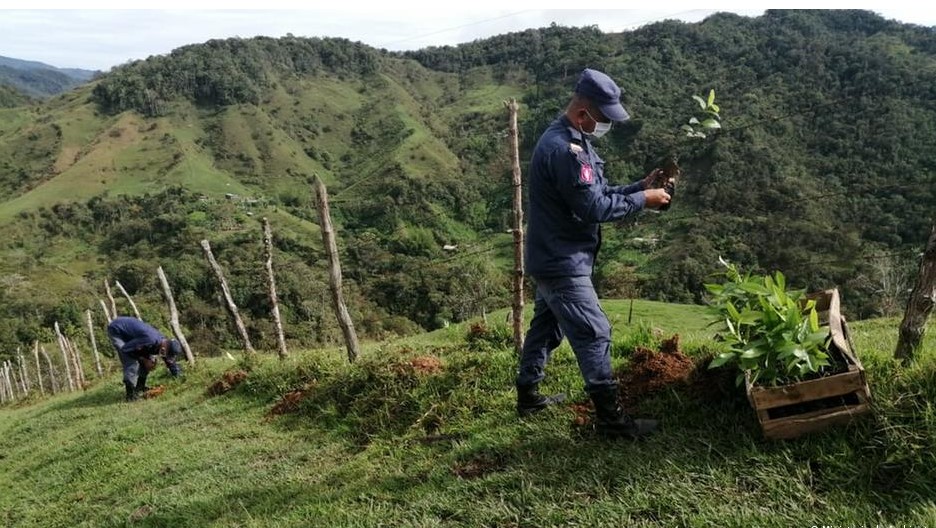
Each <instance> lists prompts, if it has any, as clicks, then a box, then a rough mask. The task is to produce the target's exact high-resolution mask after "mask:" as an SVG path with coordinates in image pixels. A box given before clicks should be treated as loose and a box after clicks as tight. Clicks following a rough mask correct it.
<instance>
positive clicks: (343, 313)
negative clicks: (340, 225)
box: [314, 176, 359, 363]
mask: <svg viewBox="0 0 936 528" xmlns="http://www.w3.org/2000/svg"><path fill="white" fill-rule="evenodd" d="M314 185H315V195H316V197H317V199H318V213H319V227H320V228H321V231H322V242H323V244H324V246H325V254H326V255H327V256H328V279H329V285H330V286H331V294H332V303H333V304H334V308H335V316H336V317H337V318H338V325H339V326H340V327H341V332H342V333H343V334H344V338H345V346H346V347H347V349H348V361H349V362H351V363H354V360H356V359H357V357H358V352H359V346H358V339H357V334H356V333H355V332H354V323H353V322H352V321H351V315H350V314H349V313H348V307H347V306H346V305H345V302H344V297H343V295H342V293H341V262H340V261H339V259H338V244H337V243H336V242H335V231H334V228H332V223H331V213H329V210H328V190H327V189H325V184H324V183H322V180H321V179H319V177H318V176H316V177H315V178H314Z"/></svg>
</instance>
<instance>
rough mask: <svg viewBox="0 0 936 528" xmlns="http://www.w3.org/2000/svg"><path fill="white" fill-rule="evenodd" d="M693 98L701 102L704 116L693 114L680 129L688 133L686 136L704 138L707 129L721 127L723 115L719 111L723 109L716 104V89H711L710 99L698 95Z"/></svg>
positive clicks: (700, 105)
mask: <svg viewBox="0 0 936 528" xmlns="http://www.w3.org/2000/svg"><path fill="white" fill-rule="evenodd" d="M692 98H693V99H694V100H695V101H696V102H697V103H699V109H700V110H701V111H702V116H701V119H700V116H693V117H690V118H689V122H688V123H686V124H685V125H683V126H681V127H680V129H681V130H683V131H684V132H685V133H686V136H688V137H693V138H702V139H704V138H705V137H706V135H707V134H706V131H712V130H716V129H720V128H721V116H720V115H719V112H720V111H721V109H720V108H719V107H718V105H717V104H715V89H714V88H713V89H711V90H709V94H708V99H703V98H702V97H700V96H698V95H693V96H692Z"/></svg>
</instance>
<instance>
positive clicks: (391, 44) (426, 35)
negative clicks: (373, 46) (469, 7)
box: [381, 9, 535, 48]
mask: <svg viewBox="0 0 936 528" xmlns="http://www.w3.org/2000/svg"><path fill="white" fill-rule="evenodd" d="M530 11H535V10H534V9H524V10H523V11H514V12H513V13H508V14H506V15H501V16H499V17H494V18H487V19H484V20H478V21H476V22H469V23H468V24H462V25H460V26H453V27H449V28H445V29H440V30H437V31H433V32H431V33H424V34H422V35H415V36H412V37H407V38H405V39H400V40H395V41H393V42H387V43H385V44H384V45H383V46H381V47H383V48H387V47H389V46H393V45H394V44H399V43H401V42H409V41H411V40H419V39H422V38H426V37H431V36H434V35H440V34H442V33H448V32H449V31H455V30H456V29H462V28H466V27H471V26H477V25H480V24H486V23H488V22H493V21H495V20H503V19H505V18H510V17H513V16H516V15H519V14H522V13H528V12H530Z"/></svg>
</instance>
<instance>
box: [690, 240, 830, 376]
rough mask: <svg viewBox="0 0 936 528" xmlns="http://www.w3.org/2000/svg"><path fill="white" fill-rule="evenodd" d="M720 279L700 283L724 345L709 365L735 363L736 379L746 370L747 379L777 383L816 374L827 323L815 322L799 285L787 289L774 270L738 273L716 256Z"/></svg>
mask: <svg viewBox="0 0 936 528" xmlns="http://www.w3.org/2000/svg"><path fill="white" fill-rule="evenodd" d="M719 262H720V263H721V264H722V265H723V266H725V268H726V271H725V277H726V279H727V280H726V281H725V282H724V283H722V284H706V285H705V288H706V289H707V290H708V291H709V293H711V294H712V299H711V303H710V310H711V312H712V313H713V314H714V316H715V321H714V324H718V325H721V327H722V328H721V333H720V335H721V336H722V338H723V339H724V342H725V344H726V345H727V346H728V351H726V352H722V353H721V354H719V355H717V356H716V357H715V358H714V359H713V360H712V362H711V363H710V364H709V368H717V367H721V366H723V365H732V364H733V365H736V366H737V367H738V369H739V370H740V373H739V374H738V377H737V384H738V385H740V384H741V383H742V382H743V381H744V378H745V373H746V372H747V373H750V379H751V383H752V384H760V385H778V384H783V383H787V382H790V381H797V380H800V379H803V378H804V377H806V376H809V375H811V374H817V373H819V372H820V370H821V369H822V368H823V367H827V366H829V365H830V362H829V355H828V343H829V340H830V333H829V329H828V327H820V325H819V314H818V313H817V312H816V302H815V301H814V300H812V299H806V298H805V293H806V292H805V290H787V289H786V278H785V277H784V276H783V274H782V273H780V272H779V271H777V272H775V273H774V274H773V275H772V276H771V275H765V276H754V275H751V274H750V273H747V274H744V275H742V274H741V272H739V271H738V268H737V267H736V266H735V265H734V264H729V263H728V262H726V261H725V260H723V259H721V258H719Z"/></svg>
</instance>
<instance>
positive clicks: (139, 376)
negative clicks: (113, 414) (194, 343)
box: [107, 317, 182, 401]
mask: <svg viewBox="0 0 936 528" xmlns="http://www.w3.org/2000/svg"><path fill="white" fill-rule="evenodd" d="M107 337H108V338H110V341H111V343H112V344H113V345H114V348H115V349H116V350H117V355H118V357H120V363H121V365H123V382H124V387H125V388H126V392H127V401H132V400H135V399H137V398H138V397H139V395H140V394H142V393H144V392H146V390H147V387H146V378H147V376H149V373H150V371H152V370H153V369H155V368H156V363H157V361H158V360H159V358H162V359H163V361H164V362H165V364H166V368H168V369H169V373H170V374H171V375H172V376H173V377H177V376H179V375H180V374H181V373H182V369H181V368H180V367H179V364H178V363H176V358H178V357H179V355H180V354H181V352H182V346H181V344H180V343H179V342H178V341H176V340H175V339H171V340H170V339H166V337H165V336H163V335H162V334H161V333H160V332H159V330H156V329H155V328H153V327H152V326H151V325H149V324H147V323H145V322H143V321H141V320H139V319H135V318H133V317H117V318H115V319H114V320H113V321H111V322H110V324H108V325H107Z"/></svg>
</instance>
